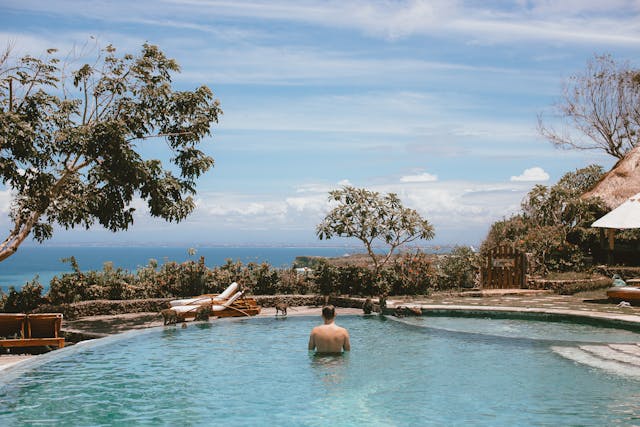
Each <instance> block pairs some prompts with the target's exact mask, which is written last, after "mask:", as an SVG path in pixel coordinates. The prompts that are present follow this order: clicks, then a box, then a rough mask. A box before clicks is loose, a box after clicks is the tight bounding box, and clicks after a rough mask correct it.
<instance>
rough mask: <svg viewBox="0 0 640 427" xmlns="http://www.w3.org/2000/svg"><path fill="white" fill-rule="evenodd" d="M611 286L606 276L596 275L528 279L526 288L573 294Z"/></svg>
mask: <svg viewBox="0 0 640 427" xmlns="http://www.w3.org/2000/svg"><path fill="white" fill-rule="evenodd" d="M610 286H611V279H609V278H608V277H604V276H603V277H597V278H592V279H571V280H549V279H528V280H527V289H545V290H551V291H553V292H555V293H557V294H560V295H573V294H576V293H578V292H586V291H594V290H597V289H603V288H608V287H610Z"/></svg>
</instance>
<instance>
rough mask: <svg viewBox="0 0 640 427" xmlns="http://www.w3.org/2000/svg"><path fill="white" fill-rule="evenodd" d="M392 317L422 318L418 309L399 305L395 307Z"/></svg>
mask: <svg viewBox="0 0 640 427" xmlns="http://www.w3.org/2000/svg"><path fill="white" fill-rule="evenodd" d="M393 315H394V316H396V317H405V316H422V309H421V308H420V307H411V306H406V305H400V306H398V307H396V309H395V310H394V312H393Z"/></svg>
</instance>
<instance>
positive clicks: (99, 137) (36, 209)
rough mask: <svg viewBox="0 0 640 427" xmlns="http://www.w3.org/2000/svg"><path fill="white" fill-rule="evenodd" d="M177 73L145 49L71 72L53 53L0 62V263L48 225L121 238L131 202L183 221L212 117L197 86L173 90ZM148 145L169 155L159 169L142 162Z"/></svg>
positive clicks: (209, 98) (40, 236)
mask: <svg viewBox="0 0 640 427" xmlns="http://www.w3.org/2000/svg"><path fill="white" fill-rule="evenodd" d="M179 70H180V68H179V66H178V64H177V63H176V62H175V61H174V60H173V59H170V58H167V57H166V56H165V55H164V54H163V53H162V52H161V51H160V49H158V47H156V46H153V45H149V44H145V45H143V47H142V50H141V52H140V53H139V54H137V55H131V54H125V55H122V56H118V55H116V50H115V48H114V47H112V46H107V47H106V48H105V49H102V50H101V51H100V54H99V56H98V58H97V59H94V60H92V61H91V63H85V64H82V65H80V66H78V67H76V68H75V69H73V65H72V64H63V63H61V62H60V60H59V59H58V58H57V57H56V50H55V49H50V50H48V51H47V54H46V56H45V57H44V58H42V59H41V58H36V57H33V56H24V57H22V58H20V59H17V60H15V61H14V62H11V57H10V56H9V55H8V54H7V55H4V56H1V57H0V179H1V180H2V182H3V184H5V185H6V186H8V187H9V188H10V189H11V193H12V195H13V201H12V203H11V211H10V217H11V220H12V222H13V226H12V227H11V229H10V230H9V232H8V235H7V236H6V238H5V239H4V240H3V241H1V242H0V261H2V260H4V259H6V258H7V257H9V256H11V255H12V254H13V253H15V251H16V250H17V249H18V246H19V245H20V244H21V243H22V242H23V241H24V240H25V239H26V238H27V236H29V235H33V238H34V239H35V240H37V241H39V242H42V241H44V240H45V239H48V238H50V237H51V236H52V234H53V225H54V224H58V225H60V226H62V227H64V228H73V227H75V226H79V225H81V226H84V227H86V228H89V227H91V226H92V225H93V224H94V223H98V224H100V225H102V226H103V227H105V228H107V229H108V230H111V231H114V232H115V231H118V230H125V229H127V228H128V227H129V226H130V225H131V224H133V220H134V217H133V212H134V210H135V209H134V208H133V206H132V204H133V201H134V198H140V199H142V200H143V201H146V203H147V205H148V208H149V211H150V214H151V215H152V216H154V217H160V218H163V219H165V220H167V221H176V222H177V221H180V220H182V219H184V218H185V217H186V216H187V215H188V214H189V213H191V211H192V210H193V209H194V207H195V203H194V201H193V199H192V197H191V195H193V194H195V191H196V179H197V178H198V177H199V176H200V175H201V174H203V173H204V172H206V171H207V170H209V169H210V168H211V167H212V166H213V159H212V158H211V157H210V156H208V155H207V154H205V153H204V152H203V151H201V150H200V149H198V144H199V143H200V142H201V141H202V139H203V138H204V137H205V136H207V135H209V134H210V133H211V124H212V123H213V122H217V120H218V116H219V115H220V114H221V113H222V111H221V110H220V107H219V102H218V100H216V99H215V97H214V95H213V93H212V92H211V90H210V89H209V88H208V87H206V86H200V87H199V88H196V89H195V90H193V91H177V90H174V89H173V88H172V85H171V84H172V74H174V73H177V72H178V71H179ZM154 137H161V138H162V139H163V140H164V141H166V144H167V146H168V149H169V150H170V151H171V152H172V153H173V157H172V158H171V159H170V162H169V163H168V164H163V162H162V161H161V160H159V159H153V158H144V157H143V156H142V154H141V152H140V148H141V147H142V146H143V145H146V144H149V142H148V141H149V138H154ZM176 173H177V175H176Z"/></svg>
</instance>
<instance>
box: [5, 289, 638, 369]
mask: <svg viewBox="0 0 640 427" xmlns="http://www.w3.org/2000/svg"><path fill="white" fill-rule="evenodd" d="M401 305H406V306H420V307H421V308H422V310H423V312H426V313H427V314H429V312H433V314H437V313H440V314H442V313H452V312H458V313H469V312H473V313H474V314H479V315H481V314H482V313H487V314H489V313H505V314H506V313H515V314H520V315H523V314H532V315H533V314H537V315H541V314H542V315H550V316H560V317H567V318H576V319H586V320H590V321H603V322H611V323H614V324H615V323H618V324H620V325H624V326H632V327H634V328H635V327H637V328H638V329H639V330H640V307H637V306H636V307H634V306H631V307H618V306H617V304H615V303H612V302H610V301H608V300H607V297H606V294H605V291H604V290H602V291H594V292H589V293H584V294H577V295H557V294H553V293H550V292H548V291H531V290H523V289H500V290H487V291H475V292H469V293H450V294H449V293H438V294H434V295H432V296H429V297H425V298H393V297H392V298H389V299H388V300H387V307H388V308H390V309H393V308H395V307H398V306H401ZM320 311H321V308H320V307H291V308H289V312H288V315H289V316H308V315H311V316H320ZM361 313H362V310H361V309H356V308H337V314H338V316H340V315H347V314H361ZM258 316H259V317H273V316H275V309H274V308H271V307H268V308H264V309H263V310H262V312H261V313H260V314H259V315H258ZM339 322H340V321H339V320H338V323H339ZM156 326H162V320H161V318H160V317H159V315H158V313H130V314H121V315H111V316H92V317H85V318H81V319H78V320H73V321H64V322H63V325H62V329H63V330H64V331H67V332H71V333H76V334H81V335H83V336H84V337H85V338H100V337H104V336H108V335H113V334H117V333H121V332H125V331H128V330H132V329H143V328H149V327H156ZM32 357H37V356H32V355H17V354H3V355H0V372H1V371H2V370H4V369H8V368H10V367H12V366H15V365H17V364H20V363H21V362H23V361H25V360H29V359H30V358H32Z"/></svg>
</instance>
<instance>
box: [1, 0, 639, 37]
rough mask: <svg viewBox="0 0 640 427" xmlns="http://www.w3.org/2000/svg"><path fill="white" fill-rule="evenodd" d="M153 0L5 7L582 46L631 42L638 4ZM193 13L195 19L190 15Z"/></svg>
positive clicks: (129, 19)
mask: <svg viewBox="0 0 640 427" xmlns="http://www.w3.org/2000/svg"><path fill="white" fill-rule="evenodd" d="M160 4H161V6H159V5H158V2H157V1H149V0H147V1H145V0H140V1H136V2H121V3H118V2H109V3H108V4H103V3H102V2H90V3H87V4H86V5H83V7H82V8H79V7H77V3H76V2H75V1H70V0H66V1H65V0H58V1H55V2H42V1H39V0H23V1H21V2H19V3H15V4H13V5H11V6H10V8H11V9H23V10H31V11H37V12H40V13H48V14H60V15H63V16H76V17H86V18H88V19H91V20H95V19H99V20H102V21H105V22H115V23H132V24H137V25H140V26H144V25H148V26H154V27H158V26H161V27H162V26H164V27H168V28H171V27H174V28H175V27H179V28H183V29H185V30H190V31H193V32H196V33H197V32H204V33H207V34H214V35H215V34H219V36H220V37H221V38H224V37H225V36H228V35H227V34H225V33H228V32H233V31H234V30H233V27H231V28H229V29H228V31H227V29H226V28H225V30H224V31H220V29H219V28H218V27H217V26H213V25H207V24H206V23H208V22H211V21H214V22H215V21H218V22H219V21H222V22H224V23H226V24H225V26H227V27H230V26H229V24H228V22H237V21H238V20H240V19H247V20H259V21H273V22H294V23H300V24H303V25H315V26H321V27H327V28H342V29H353V30H356V31H360V32H362V33H365V34H367V35H370V36H373V37H383V38H387V39H398V38H404V37H411V36H416V35H430V36H437V37H442V36H459V37H464V38H466V39H468V40H471V41H480V42H492V43H495V42H499V43H513V41H514V40H528V41H547V42H552V43H557V42H570V43H576V44H585V45H590V44H596V43H612V44H615V45H633V44H637V43H638V41H640V32H639V30H638V26H637V25H636V22H637V19H638V11H639V9H640V7H639V6H638V3H637V2H636V1H634V0H613V1H608V2H601V1H581V0H570V1H547V0H541V1H527V2H516V3H515V4H510V5H508V7H504V2H472V1H463V0H459V1H453V0H429V1H427V0H400V1H394V2H389V1H384V0H378V1H375V0H353V1H348V2H345V1H339V0H328V1H306V2H300V1H292V0H279V1H277V0H268V1H267V0H262V1H260V0H256V1H252V2H229V1H228V0H197V1H196V0H171V1H170V0H166V1H163V2H161V3H160ZM194 16H197V17H198V19H197V20H194V18H193V17H194ZM225 18H226V19H225ZM194 21H196V22H194ZM237 31H238V34H239V36H240V37H241V38H243V37H247V34H244V32H243V31H240V30H237ZM248 36H250V37H251V36H253V35H251V34H248ZM262 37H268V36H265V35H262Z"/></svg>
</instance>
